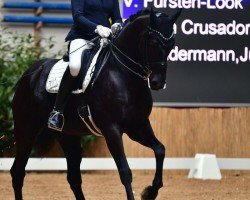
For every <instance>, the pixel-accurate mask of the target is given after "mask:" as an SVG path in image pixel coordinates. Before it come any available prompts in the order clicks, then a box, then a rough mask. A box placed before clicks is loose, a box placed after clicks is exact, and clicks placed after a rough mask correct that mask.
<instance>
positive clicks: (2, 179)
mask: <svg viewBox="0 0 250 200" xmlns="http://www.w3.org/2000/svg"><path fill="white" fill-rule="evenodd" d="M82 177H83V190H84V193H85V197H86V199H87V200H122V199H124V200H125V199H126V198H125V192H124V189H123V186H122V185H121V183H120V180H119V177H118V174H117V173H115V172H109V173H106V174H103V173H87V174H82ZM152 177H153V174H152V173H142V172H133V189H134V193H135V199H136V200H139V199H140V193H141V191H142V190H143V188H144V187H145V186H146V185H148V184H149V183H150V182H151V180H152ZM164 183H165V186H164V187H163V188H162V189H161V190H160V193H159V196H158V199H159V200H250V174H245V175H238V176H233V175H227V176H226V175H224V176H223V179H222V180H221V181H201V180H189V179H187V176H186V175H169V173H168V172H167V173H166V174H165V175H164ZM0 199H1V200H10V199H13V192H12V187H11V178H10V175H9V174H8V173H0ZM24 199H25V200H50V199H52V200H74V196H73V194H72V192H71V190H70V188H69V185H68V183H67V181H66V174H65V173H28V174H27V176H26V179H25V185H24Z"/></svg>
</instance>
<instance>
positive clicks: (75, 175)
mask: <svg viewBox="0 0 250 200" xmlns="http://www.w3.org/2000/svg"><path fill="white" fill-rule="evenodd" d="M67 181H68V183H69V184H70V186H71V187H72V186H76V185H77V186H79V185H81V184H82V177H81V172H80V171H78V170H77V172H76V171H68V174H67Z"/></svg>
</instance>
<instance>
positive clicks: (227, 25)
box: [123, 0, 250, 106]
mask: <svg viewBox="0 0 250 200" xmlns="http://www.w3.org/2000/svg"><path fill="white" fill-rule="evenodd" d="M149 7H153V8H154V9H155V10H158V11H161V12H165V13H167V14H168V15H172V14H173V13H174V12H175V11H176V9H177V8H183V11H182V14H181V16H180V18H179V19H178V21H177V22H176V25H175V32H176V46H175V47H174V49H173V50H172V51H171V53H170V55H169V57H168V60H169V61H168V72H167V87H166V89H165V90H161V91H157V92H154V91H153V92H152V93H153V97H154V102H157V103H160V104H163V105H164V104H169V103H170V104H173V105H174V104H180V103H184V104H185V105H189V104H190V106H193V105H207V104H213V105H215V106H216V105H219V106H221V105H223V104H225V105H226V104H231V105H234V104H235V105H236V104H245V105H248V104H249V105H250V0H124V2H123V16H124V18H127V17H128V16H129V15H131V14H133V13H135V12H137V11H138V10H140V9H143V8H149Z"/></svg>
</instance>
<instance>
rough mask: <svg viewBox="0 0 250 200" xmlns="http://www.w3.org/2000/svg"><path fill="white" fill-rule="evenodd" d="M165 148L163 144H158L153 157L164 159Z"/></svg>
mask: <svg viewBox="0 0 250 200" xmlns="http://www.w3.org/2000/svg"><path fill="white" fill-rule="evenodd" d="M165 151H166V150H165V146H164V145H163V144H159V145H157V146H156V147H155V155H156V156H157V157H158V158H161V159H164V158H165Z"/></svg>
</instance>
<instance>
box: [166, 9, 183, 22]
mask: <svg viewBox="0 0 250 200" xmlns="http://www.w3.org/2000/svg"><path fill="white" fill-rule="evenodd" d="M181 11H182V9H181V8H180V9H178V10H177V12H176V13H175V14H173V15H172V16H170V17H169V19H170V20H171V21H172V23H173V24H174V23H175V22H176V20H177V19H178V17H179V16H180V14H181Z"/></svg>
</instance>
